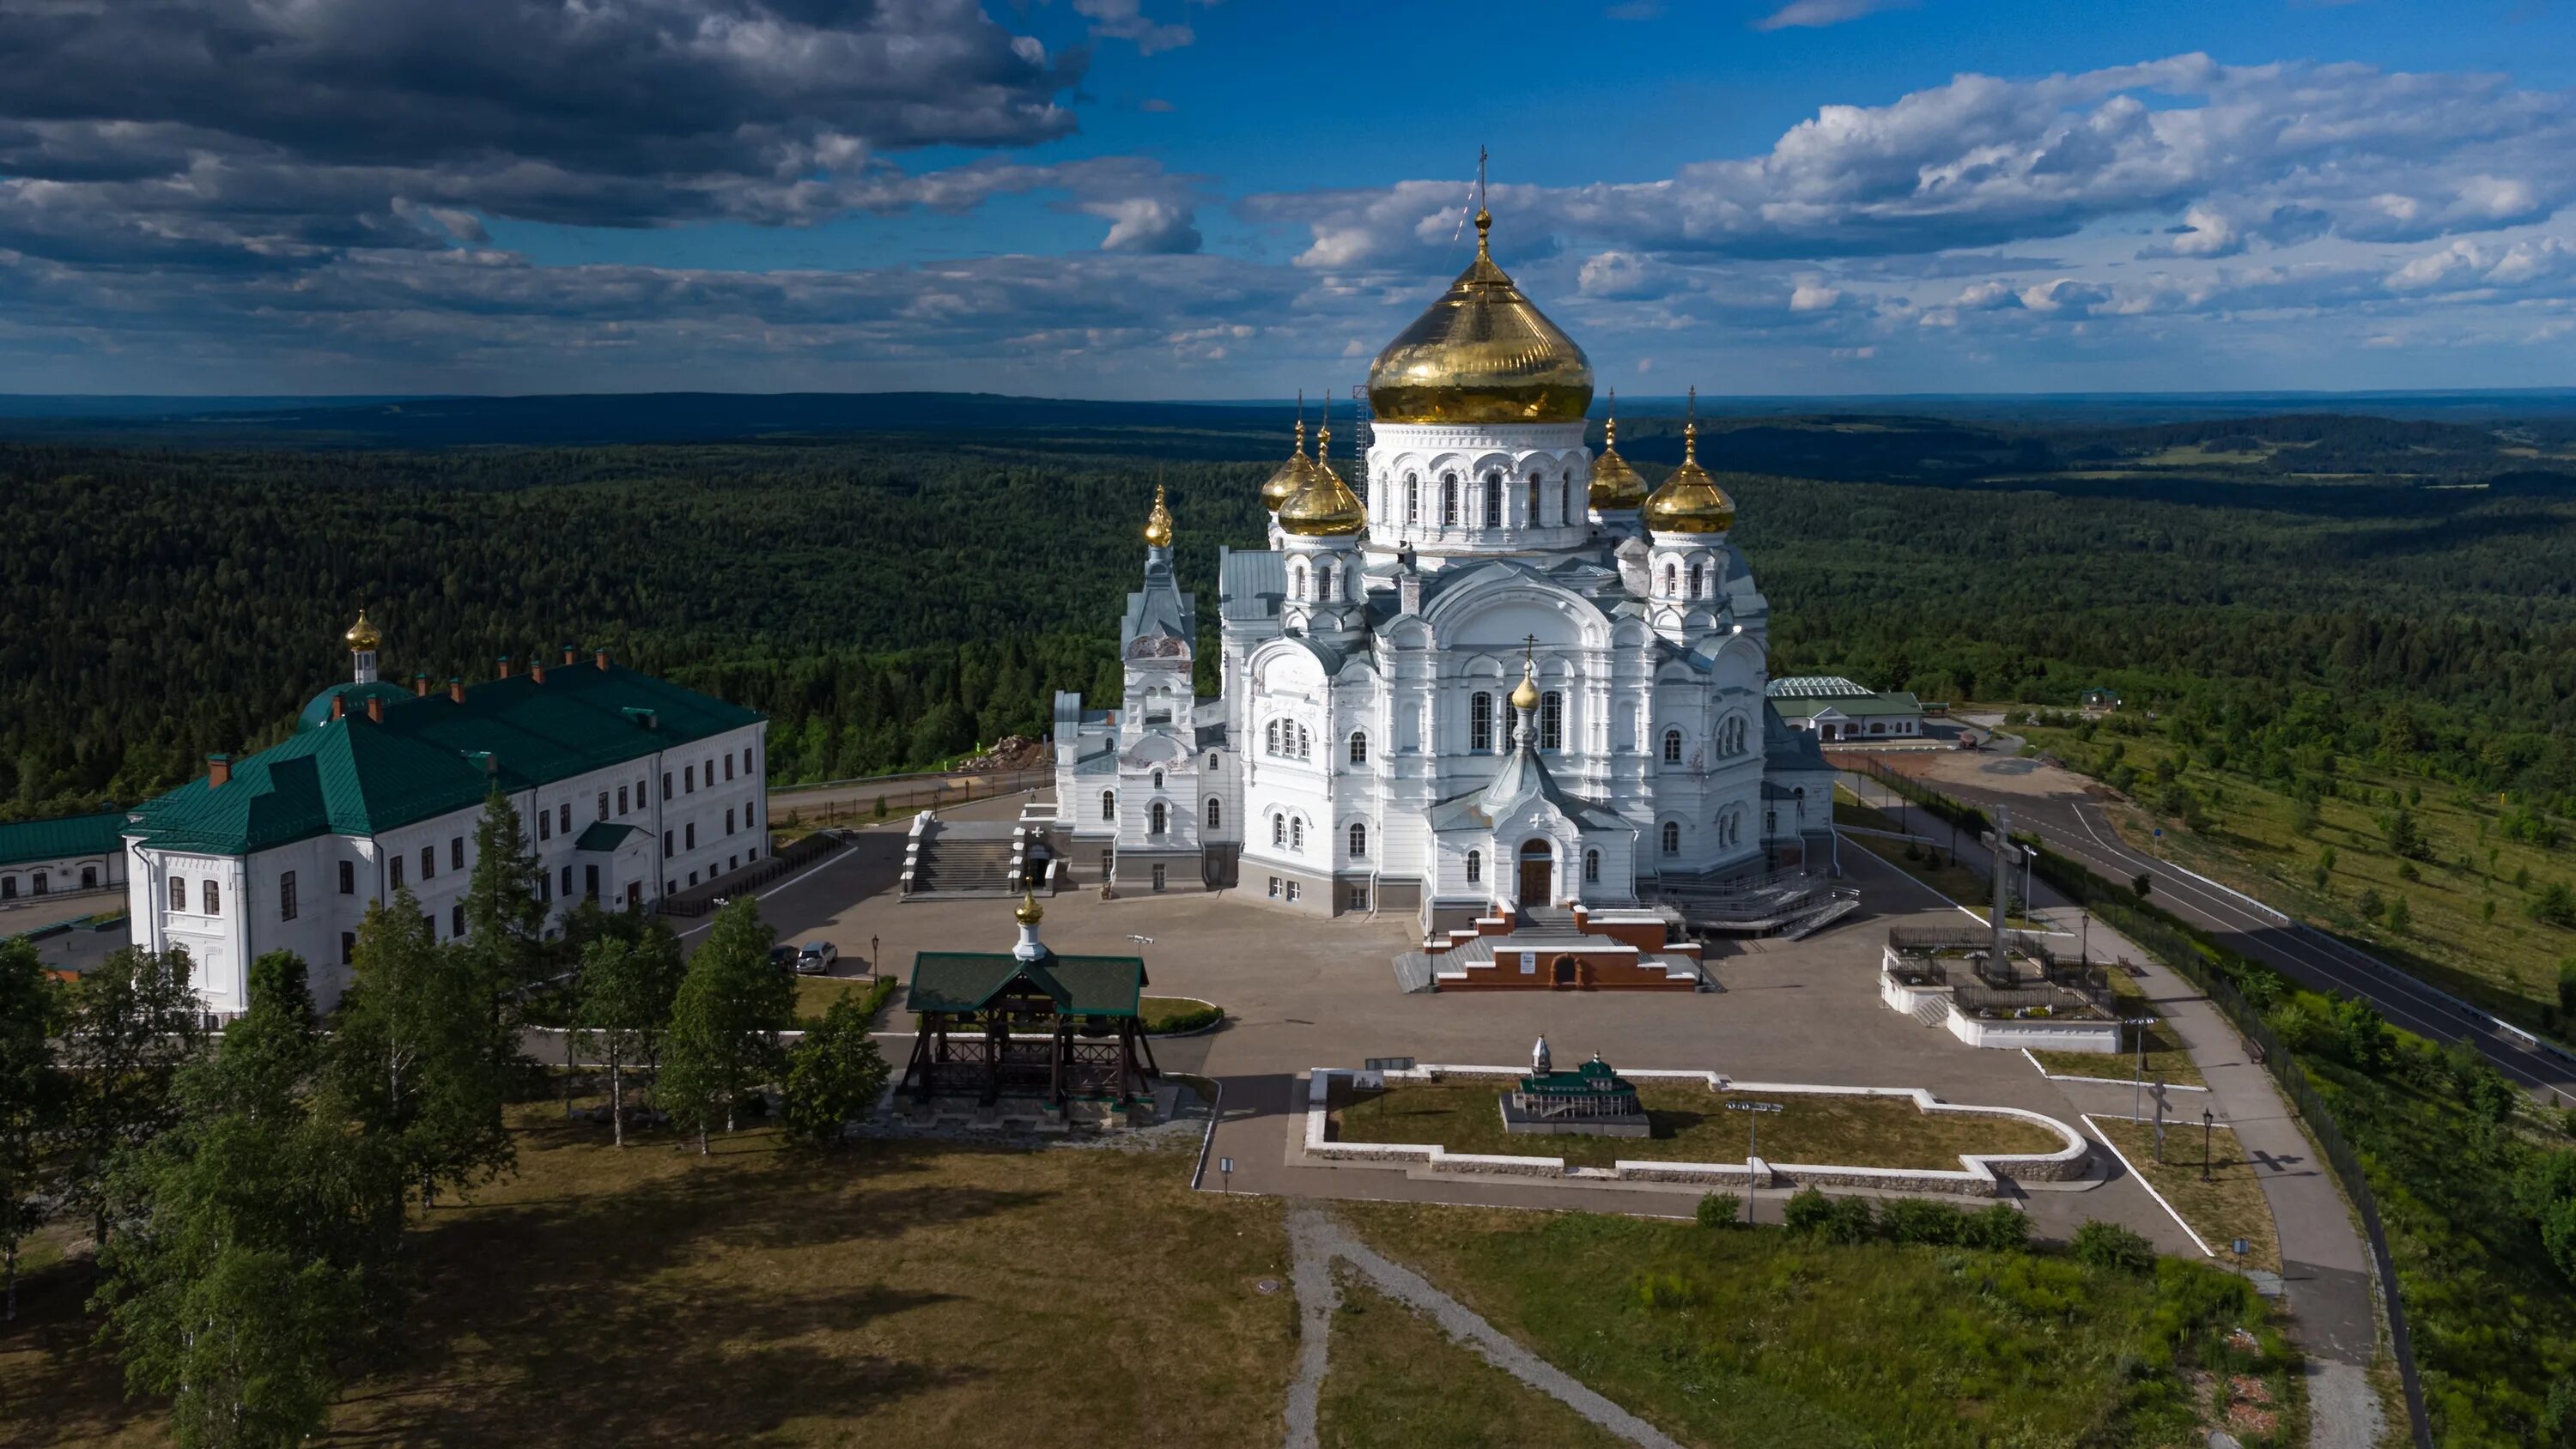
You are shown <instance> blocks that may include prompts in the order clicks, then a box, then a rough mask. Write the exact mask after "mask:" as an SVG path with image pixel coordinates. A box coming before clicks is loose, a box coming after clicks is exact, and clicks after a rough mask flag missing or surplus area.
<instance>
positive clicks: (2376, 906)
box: [2352, 886, 2388, 921]
mask: <svg viewBox="0 0 2576 1449" xmlns="http://www.w3.org/2000/svg"><path fill="white" fill-rule="evenodd" d="M2352 908H2353V909H2354V910H2356V911H2359V912H2361V917H2362V919H2363V920H2366V921H2376V920H2378V919H2379V917H2380V914H2381V913H2382V912H2384V911H2386V910H2387V909H2388V903H2387V902H2386V901H2383V900H2381V899H2380V898H2379V889H2378V887H2376V886H2363V887H2362V888H2361V894H2360V895H2357V896H2355V897H2353V898H2352Z"/></svg>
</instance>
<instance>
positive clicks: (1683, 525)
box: [1646, 399, 1735, 533]
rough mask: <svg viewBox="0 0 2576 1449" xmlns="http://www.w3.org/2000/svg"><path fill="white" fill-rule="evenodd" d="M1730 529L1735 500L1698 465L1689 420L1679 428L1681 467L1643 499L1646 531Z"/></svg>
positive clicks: (1695, 432)
mask: <svg viewBox="0 0 2576 1449" xmlns="http://www.w3.org/2000/svg"><path fill="white" fill-rule="evenodd" d="M1694 400H1695V399H1694ZM1734 526H1735V500H1734V499H1731V498H1729V497H1727V496H1726V491H1725V490H1724V489H1722V488H1720V487H1718V486H1717V480H1716V479H1714V478H1711V477H1710V476H1708V470H1707V469H1706V468H1703V467H1701V466H1700V465H1699V419H1697V418H1693V419H1691V421H1690V422H1689V424H1688V425H1686V426H1685V427H1684V428H1683V429H1682V465H1681V466H1680V467H1678V468H1675V469H1674V470H1673V472H1672V476H1671V477H1669V478H1666V479H1665V480H1664V486H1663V487H1661V488H1658V489H1656V490H1655V492H1654V495H1653V496H1652V497H1650V498H1648V499H1647V500H1646V528H1647V530H1648V531H1649V532H1652V533H1724V532H1726V531H1727V530H1728V529H1730V528H1733V527H1734Z"/></svg>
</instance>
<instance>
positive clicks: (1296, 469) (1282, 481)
mask: <svg viewBox="0 0 2576 1449" xmlns="http://www.w3.org/2000/svg"><path fill="white" fill-rule="evenodd" d="M1314 476H1315V460H1314V459H1312V458H1309V457H1307V456H1306V420H1305V419H1304V418H1302V417H1301V418H1299V419H1297V446H1296V447H1295V448H1293V449H1291V450H1290V451H1289V454H1288V461H1287V462H1285V463H1282V464H1280V465H1279V467H1278V469H1277V471H1275V472H1273V473H1272V474H1271V475H1270V481H1269V482H1267V483H1264V484H1262V485H1261V506H1262V507H1264V508H1267V509H1269V510H1270V511H1271V512H1273V513H1277V512H1278V511H1279V506H1280V505H1281V504H1283V503H1286V502H1287V501H1288V500H1289V499H1291V498H1294V497H1296V496H1297V490H1298V489H1300V488H1303V487H1305V486H1306V480H1307V479H1309V478H1312V477H1314Z"/></svg>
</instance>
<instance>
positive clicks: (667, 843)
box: [662, 830, 672, 860]
mask: <svg viewBox="0 0 2576 1449" xmlns="http://www.w3.org/2000/svg"><path fill="white" fill-rule="evenodd" d="M671 855H672V850H671V832H669V831H667V830H665V831H663V832H662V858H663V859H664V860H669V859H670V858H671Z"/></svg>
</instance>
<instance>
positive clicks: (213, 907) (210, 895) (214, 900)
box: [206, 881, 224, 916]
mask: <svg viewBox="0 0 2576 1449" xmlns="http://www.w3.org/2000/svg"><path fill="white" fill-rule="evenodd" d="M223 913H224V894H223V888H222V887H220V886H218V885H216V884H215V883H214V882H213V881H208V882H206V914H207V915H210V916H220V915H222V914H223Z"/></svg>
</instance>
